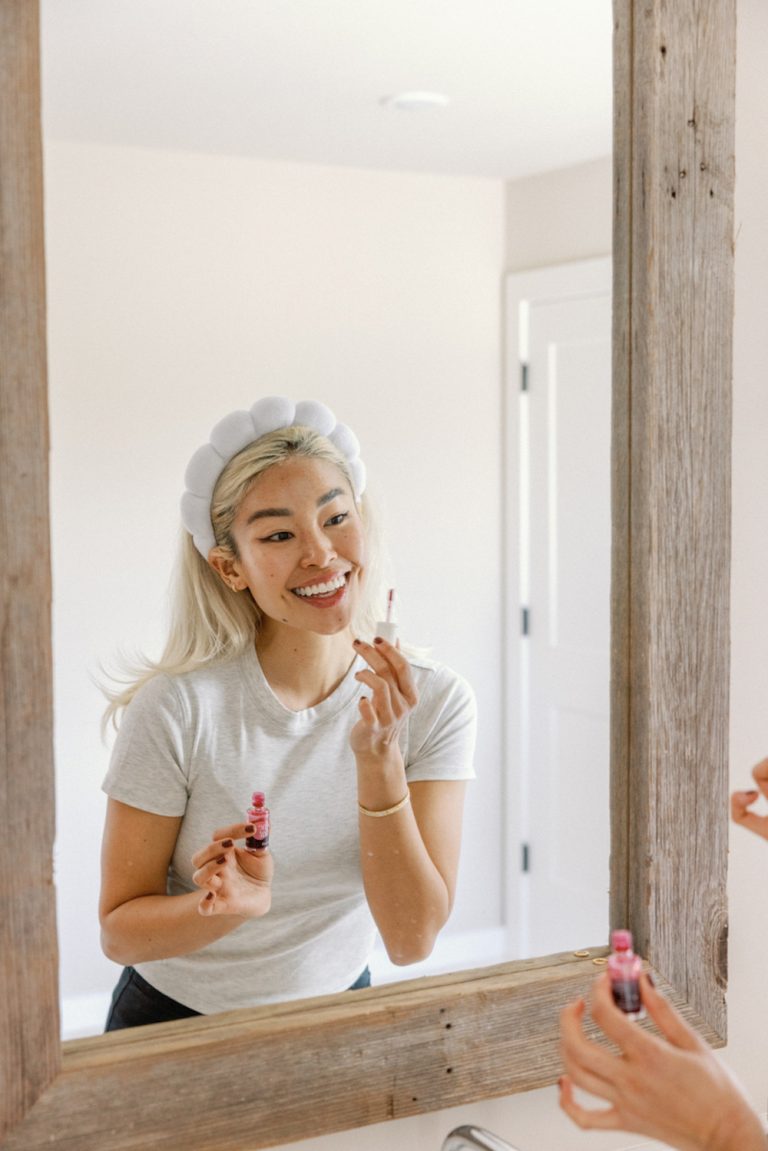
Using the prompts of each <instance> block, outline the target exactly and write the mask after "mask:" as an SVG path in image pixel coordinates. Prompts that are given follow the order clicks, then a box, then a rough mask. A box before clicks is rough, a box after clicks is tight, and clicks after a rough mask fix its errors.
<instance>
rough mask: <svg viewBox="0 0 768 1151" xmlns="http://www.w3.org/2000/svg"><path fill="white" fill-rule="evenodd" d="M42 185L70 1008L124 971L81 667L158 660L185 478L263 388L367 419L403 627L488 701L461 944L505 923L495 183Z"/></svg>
mask: <svg viewBox="0 0 768 1151" xmlns="http://www.w3.org/2000/svg"><path fill="white" fill-rule="evenodd" d="M45 182H46V242H47V264H48V310H49V360H50V391H51V438H52V505H53V556H54V629H55V630H54V649H55V650H54V657H55V707H56V759H57V783H58V796H57V804H58V811H57V826H58V834H57V841H56V875H57V889H58V892H59V897H60V900H59V903H60V946H61V982H62V991H63V993H64V995H65V996H72V995H78V994H85V993H88V992H98V991H100V990H106V989H108V988H111V986H112V983H113V982H114V977H115V972H116V968H114V966H113V965H112V964H110V963H108V961H107V960H106V959H104V958H103V956H102V955H101V952H100V948H99V941H98V929H97V924H96V902H97V889H98V856H99V844H100V837H101V825H102V819H103V804H104V800H103V796H102V795H101V793H100V790H99V789H100V784H101V780H102V777H103V775H104V772H105V769H106V763H107V754H108V753H107V749H106V748H105V747H104V746H103V745H102V744H101V742H100V739H99V720H100V715H101V711H102V709H103V700H102V697H101V695H100V693H99V692H98V690H97V689H96V688H95V687H94V685H93V683H92V682H91V679H90V678H89V677H90V676H91V675H94V674H98V665H99V663H100V662H104V661H106V662H109V661H110V660H111V659H112V656H113V654H114V652H115V650H116V648H117V647H119V646H123V647H124V648H127V649H128V650H129V651H136V650H139V649H148V650H149V651H150V653H151V654H157V652H158V650H159V645H160V636H161V632H162V620H163V611H164V594H165V589H166V584H167V578H168V572H169V570H170V564H171V557H172V552H173V548H174V546H175V542H176V533H177V523H178V510H177V508H178V499H179V496H180V493H181V490H182V478H183V474H184V468H185V466H186V462H187V460H188V458H189V456H190V455H191V453H192V451H193V450H194V448H195V447H197V445H198V444H199V443H201V442H203V440H205V439H207V436H208V432H209V430H210V428H211V426H212V425H213V423H215V422H216V420H218V419H219V418H220V417H221V416H222V415H224V414H226V413H227V412H228V411H230V410H232V409H234V408H239V407H247V406H248V405H249V404H250V403H251V402H253V400H255V399H256V398H258V397H259V396H261V395H268V394H274V393H284V394H288V395H291V396H293V397H295V398H298V399H305V398H320V399H323V400H324V401H326V402H327V403H328V404H329V405H330V406H331V407H332V408H334V409H335V411H336V412H337V415H338V416H339V418H341V419H343V420H344V421H345V422H347V423H349V424H350V425H351V426H352V427H353V428H354V429H355V431H356V433H357V435H358V437H359V439H360V441H361V443H362V445H363V453H362V454H363V458H364V460H365V462H366V464H367V466H368V469H369V475H370V488H371V490H372V491H373V492H374V494H376V495H377V496H378V502H379V504H380V505H382V509H383V514H384V521H385V527H386V529H387V536H388V540H389V544H390V551H391V553H392V558H393V562H394V568H395V582H396V585H397V588H398V591H399V593H400V603H401V613H400V618H401V634H403V635H404V636H406V637H408V638H409V639H411V640H412V641H413V642H415V643H418V644H424V645H428V646H431V648H432V652H433V654H434V655H435V657H437V658H440V659H442V660H444V661H445V662H446V663H448V664H450V665H451V666H453V667H455V668H456V669H457V670H459V671H461V672H462V673H463V674H464V675H465V676H466V677H467V678H468V679H469V680H470V682H471V683H473V684H474V686H475V688H476V691H477V694H478V699H479V706H480V736H479V746H478V755H477V764H478V780H477V781H476V782H475V783H474V784H473V785H472V786H471V789H470V797H469V801H468V811H467V820H466V832H465V845H466V846H465V852H464V862H463V867H462V872H461V879H460V890H459V894H458V897H457V903H456V909H455V912H454V916H453V918H452V921H451V924H450V930H452V931H453V932H456V931H459V930H463V931H476V930H479V929H483V928H486V927H489V926H490V927H497V926H498V924H499V923H500V915H501V907H502V896H501V882H502V878H501V867H500V860H501V830H502V829H501V819H500V813H501V810H502V804H501V768H500V762H501V749H500V686H499V685H500V643H501V636H500V630H499V622H498V621H499V608H500V602H501V581H500V578H499V573H500V567H499V565H500V553H501V547H500V530H499V528H500V497H501V490H500V458H499V447H500V428H499V420H498V411H499V387H500V335H499V284H500V280H501V271H502V258H503V256H502V252H503V210H504V205H503V185H502V184H501V183H499V182H496V181H490V180H476V179H453V178H449V177H439V176H424V175H401V174H387V173H373V172H364V171H350V170H344V169H341V168H328V167H308V166H302V165H290V164H277V163H264V162H258V161H249V160H244V159H237V158H226V157H208V156H199V155H180V154H166V153H160V152H152V151H141V150H130V149H122V148H121V149H116V148H107V147H100V146H90V145H83V144H69V143H61V142H58V143H49V144H48V145H47V147H46V153H45ZM493 958H495V957H493Z"/></svg>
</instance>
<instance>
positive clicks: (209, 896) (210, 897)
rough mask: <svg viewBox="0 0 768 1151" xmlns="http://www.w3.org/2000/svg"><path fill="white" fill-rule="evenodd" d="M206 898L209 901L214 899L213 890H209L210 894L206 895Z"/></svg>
mask: <svg viewBox="0 0 768 1151" xmlns="http://www.w3.org/2000/svg"><path fill="white" fill-rule="evenodd" d="M205 899H206V902H207V901H208V900H209V899H213V892H212V891H209V892H208V894H207V895H206V897H205Z"/></svg>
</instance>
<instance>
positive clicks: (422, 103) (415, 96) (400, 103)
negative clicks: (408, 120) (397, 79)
mask: <svg viewBox="0 0 768 1151" xmlns="http://www.w3.org/2000/svg"><path fill="white" fill-rule="evenodd" d="M381 103H382V104H383V105H384V107H385V108H397V109H398V111H401V112H420V111H423V110H424V109H426V108H445V106H446V105H447V104H450V100H449V98H448V96H446V95H445V93H444V92H426V91H425V92H398V93H397V95H396V96H382V98H381Z"/></svg>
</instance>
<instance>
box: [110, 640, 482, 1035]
mask: <svg viewBox="0 0 768 1151" xmlns="http://www.w3.org/2000/svg"><path fill="white" fill-rule="evenodd" d="M409 658H410V657H409ZM410 662H411V665H412V668H413V675H414V680H415V684H416V688H417V691H418V693H419V701H418V703H417V705H416V707H415V708H414V710H413V711H412V713H411V714H410V716H409V717H408V720H407V723H406V724H405V727H404V730H403V732H402V733H401V740H400V743H401V748H402V751H403V758H404V761H405V765H406V774H407V777H408V780H409V782H414V781H415V780H436V779H448V780H450V779H457V780H458V779H471V778H472V777H473V776H474V769H473V766H472V760H473V753H474V740H475V726H476V717H475V702H474V696H473V694H472V691H471V689H470V688H469V686H468V684H467V683H466V682H465V680H463V679H462V678H461V677H460V676H458V675H456V674H455V673H454V672H452V671H450V670H449V669H448V668H446V667H443V666H441V665H439V664H437V663H434V662H432V661H430V660H425V659H421V658H416V659H414V658H410ZM365 666H367V665H366V664H365V663H364V661H363V660H362V659H361V657H359V656H357V657H356V658H355V661H354V663H353V664H352V666H351V668H350V670H349V672H348V673H347V675H346V676H345V678H344V679H343V680H342V682H341V683H340V684H339V686H338V687H337V688H336V690H335V691H334V692H333V693H332V694H331V695H330V696H329V697H328V698H327V699H324V700H323V701H322V702H321V703H319V704H318V705H317V706H316V707H311V708H307V709H306V710H305V711H299V712H295V711H290V710H289V709H288V708H286V707H284V706H283V704H282V703H280V701H279V700H278V699H277V697H276V696H275V695H274V693H273V692H272V689H271V688H270V686H269V684H268V683H267V680H266V679H265V677H264V674H263V672H262V670H261V666H260V664H259V661H258V658H257V656H256V653H255V651H253V650H250V651H248V652H246V653H245V654H243V655H242V656H239V657H237V658H236V659H231V660H228V661H226V662H222V663H217V664H214V665H212V666H210V667H207V668H202V669H200V670H197V671H192V672H188V673H187V674H185V675H180V676H168V675H158V676H156V677H155V678H154V679H152V680H150V681H149V682H148V683H147V684H145V685H144V686H143V687H142V688H141V689H140V690H139V691H138V692H137V693H136V695H135V696H134V698H133V700H132V701H131V703H130V705H129V706H128V708H127V709H126V711H125V714H124V716H123V720H122V723H121V726H120V730H119V732H118V735H117V739H116V741H115V746H114V750H113V752H112V758H111V762H110V767H109V771H108V773H107V776H106V778H105V780H104V784H103V788H104V791H106V793H107V794H108V795H110V796H111V797H112V798H113V799H117V800H119V801H120V802H121V803H126V804H129V805H130V806H132V807H138V808H140V809H141V810H143V811H151V812H153V813H155V814H157V815H169V816H183V822H182V824H181V829H180V831H179V836H178V839H177V841H176V847H175V850H174V853H173V858H172V860H171V864H170V867H169V871H168V888H167V890H168V893H169V894H170V895H176V894H182V893H184V892H189V891H199V888H197V887H195V885H194V884H193V882H192V873H193V871H194V868H193V866H192V864H191V862H190V860H191V856H192V855H193V854H194V852H196V851H198V850H199V849H200V848H201V847H204V846H205V844H206V843H208V842H209V841H210V839H211V835H212V832H213V830H214V828H216V827H222V826H226V825H228V824H231V823H239V822H244V821H245V819H246V810H247V808H248V806H249V803H250V798H251V794H252V792H254V791H263V792H265V793H266V798H267V806H268V807H269V809H270V812H271V817H272V831H271V836H270V848H271V850H272V852H273V855H274V857H275V875H274V881H273V888H272V907H271V909H270V911H269V912H268V914H267V915H265V916H263V917H262V918H260V919H256V920H251V921H247V922H245V923H243V924H241V925H240V926H239V927H236V928H235V930H234V931H232V932H230V933H229V934H228V935H226V936H224V937H223V938H222V939H219V940H217V941H215V942H214V943H210V944H208V946H206V947H203V948H201V949H200V950H199V951H195V952H192V953H191V954H189V955H180V956H177V957H174V958H172V959H161V960H154V961H152V962H149V963H141V964H137V965H136V968H137V970H138V971H139V972H140V974H141V975H143V976H144V978H145V979H147V980H148V982H149V983H151V984H152V986H153V987H156V988H157V989H158V991H162V992H163V993H164V994H165V995H169V996H170V997H171V998H172V999H176V1000H177V1001H178V1002H180V1003H184V1004H186V1005H187V1006H188V1007H191V1008H192V1009H193V1010H195V1011H199V1012H202V1013H203V1014H211V1013H213V1012H217V1011H228V1010H231V1009H234V1008H239V1007H251V1006H255V1005H257V1004H263V1003H273V1002H277V1001H279V1000H284V999H296V998H301V997H304V996H312V995H324V994H327V993H330V992H335V991H342V990H344V989H345V988H347V987H349V986H350V985H351V984H352V983H354V981H355V980H356V979H357V977H358V976H359V975H360V973H361V971H362V970H363V968H364V967H365V965H366V963H367V962H368V958H369V956H370V953H371V949H372V946H373V943H374V939H375V933H376V929H375V925H374V922H373V919H372V917H371V914H370V911H369V909H368V904H367V902H366V899H365V893H364V890H363V883H362V875H361V871H360V860H359V835H358V817H357V779H356V771H355V760H354V756H353V754H352V751H351V749H350V747H349V733H350V731H351V729H352V727H353V726H354V725H355V723H356V722H357V720H358V708H357V701H358V698H359V696H360V694H361V693H362V692H364V691H365V690H367V689H365V688H364V686H363V685H362V684H360V683H359V682H358V681H357V680H356V679H355V672H357V671H359V670H361V669H362V668H363V667H365Z"/></svg>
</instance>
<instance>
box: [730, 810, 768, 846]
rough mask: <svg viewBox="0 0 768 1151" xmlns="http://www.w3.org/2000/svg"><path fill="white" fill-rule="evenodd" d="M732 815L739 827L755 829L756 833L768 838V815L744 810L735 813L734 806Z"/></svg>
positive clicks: (749, 829) (748, 829)
mask: <svg viewBox="0 0 768 1151" xmlns="http://www.w3.org/2000/svg"><path fill="white" fill-rule="evenodd" d="M731 815H732V818H733V822H734V823H737V824H738V825H739V827H745V828H746V829H747V831H753V832H754V833H755V835H760V836H762V838H763V839H768V816H765V815H756V814H755V812H754V811H743V812H741V813H740V814H734V811H733V807H731Z"/></svg>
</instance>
